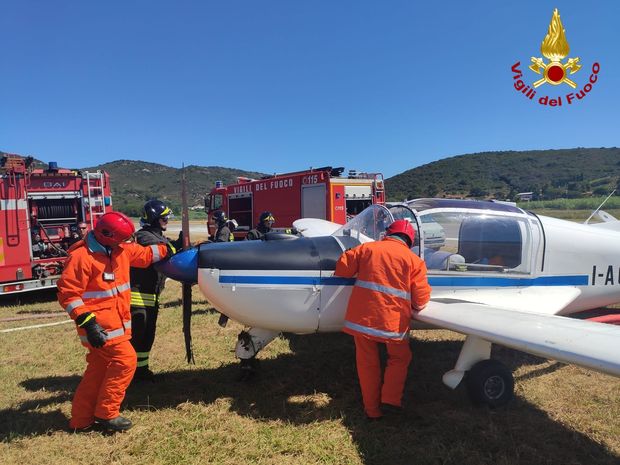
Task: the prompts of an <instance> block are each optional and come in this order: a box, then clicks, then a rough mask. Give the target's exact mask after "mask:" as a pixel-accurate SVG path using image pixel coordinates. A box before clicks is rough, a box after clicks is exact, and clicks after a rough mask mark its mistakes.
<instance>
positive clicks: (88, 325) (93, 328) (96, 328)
mask: <svg viewBox="0 0 620 465" xmlns="http://www.w3.org/2000/svg"><path fill="white" fill-rule="evenodd" d="M75 323H76V324H77V325H78V327H80V328H84V329H85V330H86V339H87V340H88V343H89V344H90V345H91V346H93V347H95V348H97V349H98V348H99V347H103V346H104V345H105V343H106V340H107V339H106V338H107V335H108V333H106V332H105V329H103V328H102V327H101V326H100V325H99V323H97V319H96V318H95V315H93V314H92V313H90V312H87V313H83V314H82V315H80V316H78V317H77V318H76V319H75Z"/></svg>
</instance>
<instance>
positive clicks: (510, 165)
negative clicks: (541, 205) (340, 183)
mask: <svg viewBox="0 0 620 465" xmlns="http://www.w3.org/2000/svg"><path fill="white" fill-rule="evenodd" d="M619 178H620V149H619V148H616V147H612V148H598V149H594V148H590V149H586V148H576V149H563V150H532V151H524V152H513V151H510V152H484V153H475V154H468V155H460V156H457V157H451V158H445V159H443V160H439V161H435V162H432V163H428V164H426V165H423V166H419V167H417V168H413V169H411V170H407V171H405V172H403V173H401V174H398V175H396V176H393V177H391V178H389V179H387V180H386V191H387V194H388V198H389V199H390V200H393V201H399V200H403V199H406V198H407V199H412V198H417V197H435V196H440V197H441V196H446V197H477V198H497V199H511V200H512V199H514V197H515V194H516V193H518V192H533V193H534V199H535V200H545V199H555V198H559V197H568V198H578V197H583V196H589V195H606V194H609V193H610V192H611V191H612V190H613V189H615V188H616V187H617V186H618V184H619V182H618V181H619Z"/></svg>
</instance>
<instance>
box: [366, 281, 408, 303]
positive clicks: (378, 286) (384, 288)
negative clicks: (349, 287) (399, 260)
mask: <svg viewBox="0 0 620 465" xmlns="http://www.w3.org/2000/svg"><path fill="white" fill-rule="evenodd" d="M355 285H356V286H358V287H363V288H365V289H370V290H371V291H377V292H383V293H384V294H390V295H395V296H396V297H400V298H401V299H405V300H407V301H409V302H411V293H410V292H407V291H401V290H400V289H395V288H393V287H389V286H383V285H381V284H377V283H371V282H370V281H362V280H361V279H358V280H356V281H355Z"/></svg>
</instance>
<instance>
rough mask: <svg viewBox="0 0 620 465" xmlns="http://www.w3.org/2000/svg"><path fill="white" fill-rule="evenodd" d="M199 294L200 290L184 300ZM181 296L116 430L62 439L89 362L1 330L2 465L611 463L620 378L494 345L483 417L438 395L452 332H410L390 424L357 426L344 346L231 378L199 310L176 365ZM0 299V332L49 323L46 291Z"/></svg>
mask: <svg viewBox="0 0 620 465" xmlns="http://www.w3.org/2000/svg"><path fill="white" fill-rule="evenodd" d="M195 293H197V291H195ZM179 295H180V286H179V285H178V283H174V282H173V283H170V284H169V285H168V287H167V289H166V291H165V293H164V295H163V302H164V303H163V307H162V309H161V313H160V322H159V325H158V336H157V340H156V342H155V346H154V350H153V355H152V366H153V368H154V369H155V370H156V371H158V372H160V373H162V374H164V375H165V379H164V380H163V382H160V383H155V384H141V385H136V386H132V387H131V388H130V389H129V391H128V394H127V398H126V400H125V403H124V410H123V411H124V413H125V414H126V415H127V416H128V417H129V418H131V419H132V420H133V421H134V422H135V425H136V426H135V427H134V428H133V429H132V430H131V431H129V432H128V433H125V434H119V435H115V436H107V435H103V434H101V433H98V432H91V433H86V434H74V433H70V432H68V431H66V429H65V428H66V425H67V417H68V414H69V411H70V401H71V396H72V393H73V391H74V390H75V388H76V386H77V384H78V382H79V380H80V376H81V374H82V370H83V368H84V366H85V362H84V354H85V350H84V349H83V348H82V346H81V345H80V344H79V343H78V341H77V338H76V335H75V329H74V328H73V325H72V324H71V323H69V324H62V325H58V326H50V327H45V328H40V329H30V330H24V331H15V332H9V333H0V353H1V354H2V358H3V360H2V365H1V368H0V436H1V437H2V442H1V443H0V463H2V464H13V463H14V464H35V463H37V464H38V463H50V464H66V463H70V464H72V463H76V464H78V463H80V464H83V463H88V464H134V463H135V464H138V463H149V464H164V463H175V464H177V463H178V464H194V463H196V464H198V463H213V464H239V463H252V464H254V463H258V464H315V463H325V464H362V463H363V464H384V463H391V464H401V463H402V464H412V463H416V464H618V463H619V461H620V381H619V380H618V379H616V378H613V377H609V376H605V375H601V374H597V373H593V372H589V371H586V370H583V369H580V368H577V367H574V366H566V365H562V364H559V363H555V362H548V361H545V360H542V359H539V358H536V357H533V356H529V355H524V354H521V353H519V352H515V351H511V350H506V349H500V348H497V349H494V350H495V353H494V356H495V357H496V358H498V359H500V360H502V361H504V362H505V363H507V364H508V366H509V367H511V368H512V369H513V370H515V378H516V394H517V395H516V399H515V400H514V402H512V403H511V404H510V405H509V406H508V407H506V408H502V409H498V410H495V411H493V410H489V409H487V408H479V407H474V406H472V405H470V403H469V401H468V399H467V396H466V394H465V392H464V391H463V389H461V388H459V389H457V390H456V391H451V390H449V389H448V388H446V387H445V386H444V385H443V384H442V383H441V375H442V374H443V372H444V371H446V370H448V369H450V368H451V367H452V366H453V364H454V362H455V360H456V357H457V355H458V351H459V349H460V341H461V340H462V337H461V336H460V335H457V334H454V333H451V332H449V331H418V332H416V333H415V334H414V338H413V340H412V347H413V352H414V361H413V363H412V366H411V369H410V376H409V380H408V384H407V388H406V394H405V396H406V401H407V406H406V409H405V415H404V417H402V418H394V419H387V418H386V419H384V420H383V421H381V422H378V423H368V422H367V421H366V420H365V418H364V415H363V413H362V410H361V406H360V396H359V392H358V386H357V380H356V375H355V369H354V350H353V345H352V343H351V340H350V338H349V337H348V336H345V335H342V334H327V335H311V336H293V335H284V336H282V337H280V338H279V339H277V340H276V341H274V342H273V343H272V344H271V345H269V346H268V347H267V348H266V349H265V350H264V351H263V352H262V353H261V354H260V359H261V367H260V368H261V374H260V376H259V377H258V378H257V379H256V380H254V381H252V382H250V383H242V382H238V381H237V380H236V378H237V375H238V367H237V364H236V361H235V358H234V354H233V353H232V349H233V347H234V343H235V341H236V336H237V333H238V332H239V330H240V329H241V327H240V326H238V325H237V324H234V323H232V322H230V323H229V324H228V326H227V327H226V328H221V327H219V326H218V325H217V318H218V314H217V313H215V312H214V311H213V310H212V309H211V308H210V307H209V305H208V304H207V302H205V301H204V300H201V299H200V298H195V303H194V309H195V313H194V316H193V322H192V327H193V338H194V349H195V354H196V365H187V364H186V363H185V361H184V348H183V337H182V333H181V309H180V300H179ZM46 296H47V299H45V298H44V297H45V295H44V296H41V295H40V296H39V297H38V298H37V300H33V299H34V298H33V296H32V295H29V296H26V297H24V300H23V301H22V302H20V305H12V304H14V303H15V302H12V301H11V300H6V299H5V300H3V301H2V302H1V303H2V307H0V319H1V320H2V322H0V329H7V328H11V327H13V328H15V327H20V326H27V325H33V324H41V323H43V324H46V323H50V322H58V321H63V320H64V319H66V316H64V315H63V314H62V313H60V314H58V316H57V317H56V316H55V317H53V318H45V319H36V320H34V319H33V320H20V321H6V320H7V319H9V318H16V317H33V316H35V315H38V314H42V313H52V312H56V311H61V310H60V307H59V306H58V304H57V303H56V302H55V300H54V295H53V294H47V295H46Z"/></svg>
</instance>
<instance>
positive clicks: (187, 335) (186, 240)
mask: <svg viewBox="0 0 620 465" xmlns="http://www.w3.org/2000/svg"><path fill="white" fill-rule="evenodd" d="M181 232H182V233H183V250H184V251H187V250H189V249H191V247H192V246H191V242H190V237H189V209H188V206H187V187H186V179H185V165H183V167H182V174H181ZM182 300H183V337H184V339H185V357H186V359H187V363H193V364H195V363H196V361H195V360H194V351H193V349H192V327H191V326H192V284H191V283H188V282H185V281H184V282H183V287H182Z"/></svg>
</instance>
